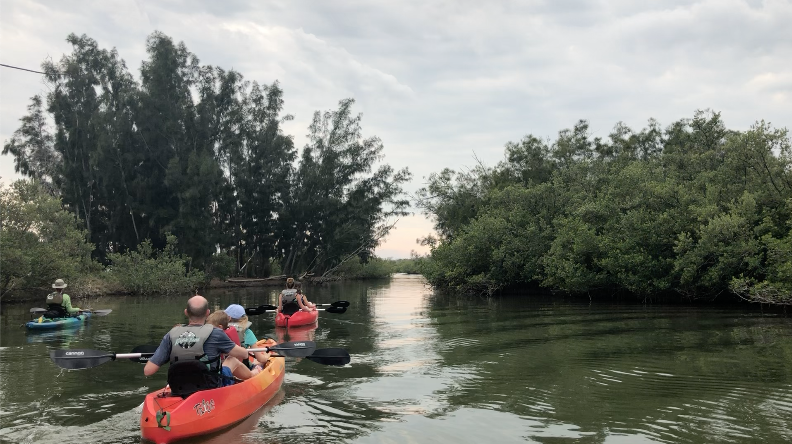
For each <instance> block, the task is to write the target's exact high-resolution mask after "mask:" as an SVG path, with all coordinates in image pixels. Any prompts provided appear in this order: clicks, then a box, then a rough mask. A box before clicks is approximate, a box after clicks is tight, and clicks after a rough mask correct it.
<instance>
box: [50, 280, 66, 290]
mask: <svg viewBox="0 0 792 444" xmlns="http://www.w3.org/2000/svg"><path fill="white" fill-rule="evenodd" d="M52 288H66V282H63V279H58V280H56V281H55V283H54V284H52Z"/></svg>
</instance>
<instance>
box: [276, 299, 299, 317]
mask: <svg viewBox="0 0 792 444" xmlns="http://www.w3.org/2000/svg"><path fill="white" fill-rule="evenodd" d="M298 311H300V306H299V305H297V303H295V302H289V303H287V304H283V307H282V308H281V313H283V314H285V315H288V316H291V315H293V314H294V313H297V312H298Z"/></svg>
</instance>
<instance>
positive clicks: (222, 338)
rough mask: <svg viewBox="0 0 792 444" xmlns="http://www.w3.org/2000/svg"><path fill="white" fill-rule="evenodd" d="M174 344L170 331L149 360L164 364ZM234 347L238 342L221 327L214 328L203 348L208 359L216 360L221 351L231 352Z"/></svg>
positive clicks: (159, 364) (168, 359) (160, 364)
mask: <svg viewBox="0 0 792 444" xmlns="http://www.w3.org/2000/svg"><path fill="white" fill-rule="evenodd" d="M172 346H173V344H172V343H171V339H170V332H168V333H165V336H164V337H163V338H162V342H160V345H159V347H157V351H155V352H154V356H152V357H151V359H149V362H153V363H154V364H156V365H158V366H162V365H163V364H165V363H166V362H168V361H170V353H171V347H172ZM234 347H236V344H234V341H232V340H231V339H229V338H228V335H227V334H225V333H223V330H220V329H219V328H213V329H212V333H210V334H209V337H208V338H207V339H206V341H205V342H204V346H203V349H204V353H205V354H206V357H207V359H209V360H214V359H217V357H218V356H220V354H221V353H229V352H231V350H232V349H233V348H234Z"/></svg>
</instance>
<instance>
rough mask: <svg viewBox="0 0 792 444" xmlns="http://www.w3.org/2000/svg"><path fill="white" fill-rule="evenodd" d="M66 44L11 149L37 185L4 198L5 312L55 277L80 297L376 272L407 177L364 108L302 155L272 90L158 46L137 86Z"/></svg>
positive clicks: (317, 118) (125, 73)
mask: <svg viewBox="0 0 792 444" xmlns="http://www.w3.org/2000/svg"><path fill="white" fill-rule="evenodd" d="M66 41H67V42H68V43H69V44H70V45H71V48H72V51H71V53H69V54H64V55H63V56H62V57H61V58H60V60H46V61H44V62H43V63H42V71H43V72H44V75H43V79H44V82H45V84H46V85H47V87H48V88H47V89H48V91H49V92H48V93H47V94H46V95H45V96H34V97H32V98H31V101H30V105H29V106H28V109H27V114H26V115H24V116H22V118H20V126H19V128H18V129H17V130H16V131H15V132H14V134H13V135H12V137H11V138H10V140H8V141H5V143H4V146H3V154H4V155H11V156H13V157H14V166H15V170H16V172H18V173H20V174H22V175H23V176H26V177H27V178H28V179H22V180H19V181H16V182H14V183H13V184H11V185H10V186H5V187H3V189H2V205H1V206H0V217H1V218H2V219H1V220H0V223H1V224H2V232H1V233H0V251H2V254H0V297H2V295H3V294H6V293H7V292H9V291H14V290H19V289H22V288H47V286H48V285H49V284H51V282H52V281H54V279H56V278H61V279H65V280H66V281H67V282H68V283H69V287H70V289H73V290H72V291H71V293H72V294H73V295H74V296H77V297H79V295H80V294H79V293H81V292H84V293H86V294H96V293H114V292H128V293H136V294H154V293H163V294H168V293H174V292H184V291H194V290H195V289H196V288H201V287H203V286H205V285H206V284H207V283H208V282H210V281H211V280H212V279H220V280H223V279H225V278H226V277H229V276H235V277H243V278H265V277H268V276H272V275H280V274H288V275H291V276H295V277H297V276H303V275H310V276H314V277H315V279H324V280H327V279H334V278H336V277H339V276H344V275H346V276H351V274H354V273H355V272H356V271H354V270H353V268H355V267H357V269H358V270H357V271H360V272H361V273H364V274H365V273H371V272H372V271H371V270H372V269H373V268H374V267H373V265H372V266H367V264H373V263H375V262H376V260H375V259H376V258H375V256H374V250H375V248H376V247H377V246H378V245H379V243H380V242H381V240H382V239H383V238H384V237H385V236H386V235H387V234H388V233H389V232H390V230H391V229H392V228H393V226H394V224H395V222H394V221H395V220H398V218H399V217H401V216H404V215H406V214H407V212H406V209H407V208H408V205H409V201H408V200H407V199H406V198H405V193H404V191H403V188H402V187H403V185H404V184H405V183H407V182H408V181H409V180H410V178H411V173H410V172H409V170H408V169H406V168H405V169H402V170H395V169H394V168H392V167H391V166H390V165H388V164H387V163H385V162H384V155H383V149H384V145H383V143H382V141H381V140H380V139H379V138H378V137H377V136H371V135H370V136H367V137H364V135H363V127H362V116H361V115H360V114H355V113H354V112H353V106H354V102H355V101H354V99H351V98H347V99H342V100H340V101H339V102H338V106H337V108H336V109H335V110H328V111H316V112H315V113H314V115H313V119H312V121H311V123H310V125H309V127H308V141H307V143H306V145H305V146H303V147H302V148H301V149H300V150H298V149H297V147H296V146H295V145H294V137H293V136H291V135H288V134H286V133H285V132H284V130H283V124H284V122H287V121H289V120H292V118H293V117H292V116H290V115H286V114H284V112H283V109H284V101H285V93H284V90H283V89H281V86H280V84H279V82H278V81H277V80H274V81H272V83H269V84H266V83H264V84H260V83H258V82H256V81H252V82H251V81H249V80H246V79H245V78H244V76H243V75H242V74H241V73H239V72H237V71H234V70H226V69H223V68H221V67H217V66H210V65H202V64H201V63H200V61H199V59H198V58H197V56H196V55H195V54H193V53H191V52H190V51H189V50H188V49H187V48H186V46H185V45H184V43H177V42H175V41H174V40H173V39H171V38H170V37H168V36H166V35H165V34H163V33H161V32H154V33H152V34H151V35H150V36H149V37H148V38H147V39H146V52H147V59H146V60H144V61H142V63H141V64H140V69H139V75H138V76H137V77H136V76H133V74H132V73H131V72H130V70H129V69H128V67H127V64H126V62H125V61H124V60H123V59H121V57H120V55H119V53H118V52H117V51H116V50H115V49H111V50H108V49H104V48H101V47H100V46H99V45H98V43H97V42H96V41H95V40H94V39H91V38H90V37H88V36H86V35H82V36H78V35H76V34H71V35H69V36H68V37H67V38H66ZM20 111H22V110H20ZM350 267H352V268H350ZM350 273H351V274H350Z"/></svg>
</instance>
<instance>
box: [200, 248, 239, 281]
mask: <svg viewBox="0 0 792 444" xmlns="http://www.w3.org/2000/svg"><path fill="white" fill-rule="evenodd" d="M235 265H236V261H235V260H234V258H233V257H231V256H229V255H227V254H224V253H217V254H213V255H212V256H211V257H210V258H209V259H208V260H207V261H206V268H205V269H204V273H205V275H206V278H207V279H213V278H217V279H220V280H225V279H226V278H227V277H229V276H231V274H232V273H234V270H235Z"/></svg>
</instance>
